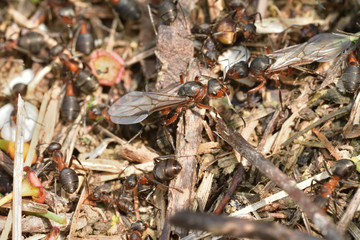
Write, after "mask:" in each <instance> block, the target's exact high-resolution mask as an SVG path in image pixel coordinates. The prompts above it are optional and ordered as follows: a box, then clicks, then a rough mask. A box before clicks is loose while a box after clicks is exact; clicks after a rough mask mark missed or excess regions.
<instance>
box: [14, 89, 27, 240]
mask: <svg viewBox="0 0 360 240" xmlns="http://www.w3.org/2000/svg"><path fill="white" fill-rule="evenodd" d="M17 104H18V111H17V116H16V143H15V159H14V178H13V180H14V182H13V184H14V191H13V192H14V198H13V202H12V209H13V229H12V239H15V240H18V239H21V237H22V232H21V216H22V212H21V207H19V206H22V196H21V183H22V179H23V168H24V129H23V128H24V124H25V108H24V100H23V99H22V98H21V96H20V94H19V97H18V102H17Z"/></svg>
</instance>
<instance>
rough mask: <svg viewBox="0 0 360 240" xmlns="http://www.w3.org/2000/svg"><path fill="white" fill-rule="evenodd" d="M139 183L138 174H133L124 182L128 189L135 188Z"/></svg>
mask: <svg viewBox="0 0 360 240" xmlns="http://www.w3.org/2000/svg"><path fill="white" fill-rule="evenodd" d="M137 184H138V179H137V176H136V174H131V175H130V176H128V177H127V178H126V181H125V183H124V186H125V188H126V190H130V189H134V188H135V187H136V185H137Z"/></svg>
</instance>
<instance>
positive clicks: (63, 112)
mask: <svg viewBox="0 0 360 240" xmlns="http://www.w3.org/2000/svg"><path fill="white" fill-rule="evenodd" d="M79 113H80V104H79V100H78V99H77V97H76V96H75V92H74V83H73V81H71V80H68V81H67V82H66V93H65V97H64V100H63V102H62V104H61V108H60V116H61V118H62V119H63V120H64V121H66V122H73V121H74V120H75V119H76V118H77V116H79Z"/></svg>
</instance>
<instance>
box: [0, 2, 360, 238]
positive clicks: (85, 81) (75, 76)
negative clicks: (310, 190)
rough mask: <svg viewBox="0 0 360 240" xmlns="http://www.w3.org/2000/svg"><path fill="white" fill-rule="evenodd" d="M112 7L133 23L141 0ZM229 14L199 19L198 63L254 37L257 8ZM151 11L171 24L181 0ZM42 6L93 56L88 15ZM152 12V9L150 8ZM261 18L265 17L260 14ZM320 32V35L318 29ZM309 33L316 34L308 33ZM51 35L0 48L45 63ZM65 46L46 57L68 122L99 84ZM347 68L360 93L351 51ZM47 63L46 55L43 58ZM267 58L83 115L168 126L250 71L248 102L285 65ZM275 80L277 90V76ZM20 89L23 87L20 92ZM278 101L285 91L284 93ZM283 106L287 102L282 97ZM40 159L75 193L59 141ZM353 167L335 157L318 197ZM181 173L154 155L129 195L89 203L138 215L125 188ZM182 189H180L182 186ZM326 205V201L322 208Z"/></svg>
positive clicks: (95, 193)
mask: <svg viewBox="0 0 360 240" xmlns="http://www.w3.org/2000/svg"><path fill="white" fill-rule="evenodd" d="M107 4H108V6H109V7H110V8H111V10H112V11H113V12H115V13H117V16H118V17H120V19H121V20H122V21H125V22H126V21H136V20H138V19H139V18H140V17H141V14H142V13H141V10H140V7H139V5H138V3H137V2H136V1H130V0H127V1H125V0H122V1H121V0H111V1H109V2H107ZM225 4H226V11H227V12H226V14H225V15H224V16H222V17H220V18H219V19H218V20H216V22H215V23H212V24H201V25H198V26H195V27H194V28H193V29H192V34H193V36H194V37H195V38H196V39H198V40H200V41H201V42H202V46H201V48H200V49H199V51H198V55H199V56H200V61H202V62H203V64H204V65H205V66H206V67H208V68H213V67H214V66H216V65H217V64H218V62H219V61H218V58H219V56H220V52H221V51H222V50H223V49H224V48H226V47H228V46H232V45H234V44H236V43H238V42H250V41H253V40H254V39H255V37H256V27H255V18H256V17H257V16H259V14H258V13H255V14H247V13H246V7H245V5H244V4H243V2H242V1H239V0H227V1H225ZM151 8H152V10H156V14H157V16H158V18H159V19H160V20H161V21H162V22H163V23H164V24H168V25H169V24H172V23H173V22H174V21H175V20H176V18H177V15H178V10H179V9H181V6H180V5H179V3H178V1H172V0H164V1H162V2H161V3H159V4H151ZM45 9H50V10H51V12H52V13H54V14H55V15H56V17H57V19H58V20H59V21H60V23H61V24H63V26H64V27H65V28H66V30H67V31H68V42H73V41H74V44H73V46H74V48H75V50H76V51H78V52H80V53H81V54H82V56H88V55H89V54H90V53H91V52H92V51H93V50H94V49H95V48H96V44H95V40H94V37H93V34H92V33H91V27H90V25H89V21H88V19H87V18H88V17H86V14H88V13H79V12H76V9H75V6H74V4H73V3H72V2H71V1H68V0H49V1H47V3H46V6H45V7H44V9H40V10H39V11H38V12H36V13H35V14H34V19H37V20H38V21H44V20H45V18H46V13H45V12H46V11H45ZM150 11H151V10H150ZM260 19H261V16H260ZM315 34H316V33H315ZM308 36H309V38H310V37H312V36H314V33H308ZM47 44H48V43H47V41H46V36H45V35H44V34H43V33H41V32H39V31H32V30H30V31H27V32H26V33H24V34H20V35H19V38H18V40H17V41H12V40H5V41H4V42H2V43H1V45H0V50H1V52H0V53H1V54H7V53H9V52H12V51H15V50H18V51H20V52H22V53H25V54H26V55H28V56H30V57H31V59H33V60H35V61H39V62H41V61H42V60H44V59H41V58H39V57H38V56H37V55H38V54H39V53H40V52H41V50H42V49H44V46H45V45H47ZM67 47H68V46H64V44H52V45H51V46H48V48H49V57H48V60H49V61H50V62H51V61H54V62H55V60H58V62H60V63H61V67H62V68H63V69H62V70H63V76H64V79H65V80H64V84H65V96H64V99H63V102H62V106H61V118H62V119H63V120H64V121H65V122H73V121H74V120H75V119H76V118H78V116H79V114H80V110H81V106H80V101H79V99H78V97H77V91H78V90H80V91H81V92H82V93H83V94H86V95H90V94H92V93H94V92H95V91H96V90H97V89H98V87H99V81H98V79H97V77H96V76H95V75H94V74H93V73H92V72H91V71H90V69H89V67H87V66H86V63H85V61H81V60H75V59H76V58H75V57H76V56H74V55H73V54H72V53H70V51H69V50H68V49H67ZM348 59H349V60H348V67H347V68H346V69H345V70H344V73H343V74H342V80H343V83H344V87H345V89H346V90H347V91H348V92H355V91H356V90H357V89H358V88H359V85H360V82H359V81H358V79H359V77H358V76H359V74H360V68H359V64H358V61H357V58H356V56H355V55H354V54H350V55H349V58H348ZM44 61H45V60H44ZM274 61H275V60H274V59H272V58H271V57H270V56H267V55H263V56H258V57H256V58H254V59H253V60H252V61H251V62H250V63H249V62H248V61H239V62H236V63H235V64H233V65H231V67H229V68H228V69H227V71H226V73H225V74H224V79H223V80H220V79H217V78H211V79H210V80H209V81H208V82H207V84H203V83H202V82H201V81H200V79H199V77H196V78H195V79H194V80H193V81H188V82H184V80H183V78H182V76H180V84H176V85H173V86H171V87H170V88H167V89H164V90H159V91H157V92H142V91H132V92H129V93H127V94H126V95H124V96H123V97H121V98H120V99H119V100H118V101H116V102H115V103H114V104H113V105H112V106H111V107H110V108H109V110H107V106H104V105H93V106H91V107H90V108H89V109H88V111H87V114H86V117H87V118H88V119H92V120H95V121H98V120H99V119H104V120H106V121H104V122H106V123H107V125H108V126H111V127H114V124H121V125H132V124H137V123H141V122H144V121H145V120H146V119H147V118H148V117H149V116H150V115H152V114H154V113H157V112H160V113H161V115H162V116H161V123H162V125H164V126H169V125H171V124H173V123H174V122H176V120H177V119H178V118H179V116H180V115H181V114H182V113H183V111H184V109H186V108H188V107H190V106H192V105H196V106H197V107H200V108H205V109H210V106H207V105H205V104H204V103H203V102H204V99H205V98H206V97H208V98H221V97H224V96H226V95H227V87H226V86H225V84H224V82H226V81H228V80H229V81H231V80H237V79H241V78H244V77H247V76H249V75H251V76H252V77H253V78H254V79H255V80H256V81H258V82H260V84H259V85H258V86H257V87H255V88H253V89H251V90H249V91H248V92H247V101H248V103H250V94H251V93H254V92H257V91H259V90H260V89H261V88H262V87H263V86H264V85H265V83H266V80H267V79H269V78H271V77H272V76H273V75H275V74H278V73H279V72H280V71H282V70H283V69H281V70H279V69H273V70H272V69H270V67H271V65H272V64H273V63H274ZM274 79H275V80H276V85H277V86H278V87H279V88H280V83H279V80H278V79H277V78H274ZM16 92H19V91H16ZM280 101H281V95H280ZM281 105H282V103H281ZM43 158H51V159H52V160H53V161H55V162H56V163H57V168H58V170H59V182H60V183H61V186H62V188H63V189H64V191H65V192H67V193H69V194H72V193H75V192H76V190H77V189H78V188H79V178H78V174H77V173H76V172H75V171H74V170H73V169H72V168H70V167H71V163H70V166H69V167H66V165H65V163H64V154H63V151H62V146H61V145H60V144H59V143H56V142H54V143H51V144H49V146H48V147H47V148H46V150H45V151H44V153H43ZM354 170H355V165H354V163H353V162H352V161H350V160H340V161H337V162H336V165H335V166H334V170H333V172H332V176H331V178H330V180H329V182H327V183H325V184H324V185H323V186H322V190H321V193H320V194H319V196H318V197H317V200H316V201H319V202H326V203H327V201H328V198H329V197H330V196H331V194H332V193H333V192H334V189H335V188H336V186H337V185H338V183H339V181H340V180H342V179H346V178H347V177H349V176H350V175H351V173H352V172H354ZM180 171H181V165H180V164H179V162H178V161H176V160H174V159H172V158H171V159H166V160H162V161H156V163H155V166H154V169H153V171H152V172H151V173H143V174H140V175H131V176H129V177H127V179H126V180H125V181H124V184H123V185H124V191H123V192H124V193H123V195H124V196H117V197H114V196H111V195H110V194H106V193H103V192H101V190H100V189H94V190H92V191H90V190H89V196H88V199H89V201H93V202H102V203H105V204H106V205H109V206H115V207H116V208H118V209H119V210H120V211H121V212H123V213H125V214H133V213H134V212H135V211H136V209H135V208H134V203H133V202H132V201H131V200H128V199H129V198H128V196H125V195H126V193H129V192H132V191H134V189H136V188H137V187H138V186H139V185H153V186H163V187H164V186H165V187H166V183H167V182H168V181H170V180H172V179H174V178H175V177H176V175H177V174H178V173H179V172H180ZM177 190H178V191H181V190H180V189H177ZM323 209H324V211H326V207H324V208H323ZM147 227H148V226H147V224H146V223H144V222H142V221H140V220H138V221H136V222H134V223H133V224H132V225H131V227H130V230H131V234H130V239H141V238H142V236H143V233H144V232H145V231H146V229H147Z"/></svg>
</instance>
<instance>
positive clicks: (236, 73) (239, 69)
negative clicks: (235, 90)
mask: <svg viewBox="0 0 360 240" xmlns="http://www.w3.org/2000/svg"><path fill="white" fill-rule="evenodd" d="M248 75H249V67H248V64H247V63H246V62H245V61H240V62H238V63H235V64H234V65H232V66H231V67H230V69H229V70H228V71H227V72H226V79H227V80H235V79H240V78H244V77H247V76H248Z"/></svg>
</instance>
